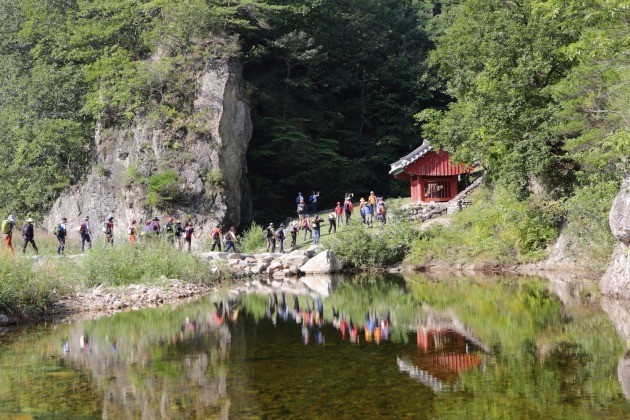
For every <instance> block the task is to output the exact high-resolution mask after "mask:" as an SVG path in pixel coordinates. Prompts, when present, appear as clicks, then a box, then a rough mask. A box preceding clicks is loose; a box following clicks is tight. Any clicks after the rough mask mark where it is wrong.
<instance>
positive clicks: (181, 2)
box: [0, 0, 630, 247]
mask: <svg viewBox="0 0 630 420" xmlns="http://www.w3.org/2000/svg"><path fill="white" fill-rule="evenodd" d="M629 15H630V9H629V6H628V4H627V2H626V1H624V0H587V1H577V0H575V1H560V0H551V1H542V0H516V1H511V0H510V1H503V0H446V1H435V0H399V1H393V0H343V1H339V0H238V1H236V0H231V1H229V0H178V1H174V0H144V1H131V0H102V1H98V2H96V1H87V0H52V1H46V2H42V1H36V0H19V1H18V0H0V20H1V21H2V22H3V25H2V26H1V27H0V67H1V68H0V144H1V145H2V150H3V152H4V153H3V156H4V157H5V158H4V159H3V160H2V161H1V162H0V175H1V176H0V183H1V188H2V190H3V191H4V197H5V199H4V200H3V202H2V207H3V208H4V209H5V210H6V211H11V212H18V213H22V214H24V213H31V214H37V213H42V212H45V211H46V209H47V206H49V204H50V202H51V200H52V199H53V198H54V197H55V196H56V195H57V194H58V193H59V191H60V190H62V189H64V188H66V187H67V186H69V185H71V184H73V183H76V182H77V181H79V180H80V179H81V178H82V176H83V175H84V174H85V172H86V170H87V169H88V168H89V167H90V166H91V164H92V162H93V156H91V153H92V150H93V146H92V138H93V133H94V129H95V126H96V124H97V122H98V123H99V124H101V125H103V126H123V127H124V126H125V125H130V124H133V122H134V120H135V119H137V118H140V117H141V118H144V119H150V120H152V121H155V122H157V123H159V124H161V125H163V127H164V128H165V130H171V131H172V132H173V139H174V140H173V145H174V147H175V146H176V142H177V141H176V139H177V131H178V130H179V129H180V128H182V127H186V129H191V130H194V129H195V127H194V125H193V124H191V122H190V121H189V120H188V119H187V115H190V113H191V112H192V104H191V102H192V99H191V98H192V97H193V96H194V91H195V89H196V86H195V81H194V79H193V78H192V74H194V71H195V65H196V64H195V63H199V62H200V61H202V60H203V59H220V58H225V57H239V58H240V59H242V60H243V62H244V63H245V78H246V81H247V84H248V89H249V92H248V94H249V101H250V106H251V110H252V118H253V123H254V134H253V139H252V141H251V143H250V149H249V152H248V166H249V180H250V183H251V187H252V196H253V198H254V206H253V207H254V217H255V218H259V219H263V218H266V217H269V216H270V215H274V216H279V215H284V214H290V213H292V212H293V199H294V197H295V195H296V193H297V192H298V191H302V192H304V193H308V191H309V190H310V189H317V190H319V191H321V194H322V197H321V201H322V202H323V203H324V205H326V204H330V203H332V202H333V201H336V200H337V199H338V198H339V197H340V196H341V195H343V193H344V192H345V191H354V192H358V193H364V192H368V191H369V190H375V191H376V192H377V193H378V194H383V195H385V196H392V195H393V196H396V195H399V194H404V193H405V192H406V188H407V186H406V185H404V184H402V183H398V182H397V181H395V180H393V178H391V177H389V176H388V175H387V172H388V169H389V166H388V165H389V163H391V162H392V161H394V160H395V159H397V158H398V157H400V156H401V155H403V154H405V153H407V152H409V151H410V150H412V149H413V148H415V147H416V146H417V145H418V144H420V142H421V139H422V138H423V137H427V138H430V139H431V140H432V141H433V142H434V143H435V144H438V145H441V146H443V147H445V148H446V149H448V150H450V151H454V152H455V157H456V158H458V159H461V160H462V161H467V162H470V163H473V164H475V165H477V166H479V167H483V168H485V169H486V170H487V172H488V174H489V180H490V182H491V185H493V186H496V187H498V188H502V189H503V190H504V191H508V195H510V198H509V200H507V201H506V202H511V201H510V200H512V199H516V200H519V202H521V203H523V204H524V205H525V206H526V207H527V208H530V209H532V211H534V212H537V214H539V215H540V218H539V219H536V220H540V221H541V223H544V224H547V225H549V227H550V228H551V229H555V230H556V231H557V229H558V228H559V226H560V225H561V223H562V222H563V221H568V222H569V226H573V227H572V229H574V233H576V234H577V235H578V236H580V235H581V236H584V237H588V236H589V235H591V236H592V238H591V239H589V240H591V241H595V242H597V241H600V242H601V241H602V240H603V241H604V242H606V241H607V240H608V239H607V236H606V233H605V232H606V231H607V229H606V212H607V209H608V207H609V205H610V202H611V199H612V197H613V195H614V194H615V192H616V189H617V187H618V184H619V180H620V178H621V177H622V176H623V174H625V173H626V172H627V171H628V156H629V155H630V131H629V124H628V123H629V121H630V114H629V112H630V111H629V109H630V103H629V102H630V99H629V98H630V71H629V65H630V31H629V29H628V28H629V27H630V25H629V24H630V17H629ZM158 58H159V59H158ZM200 59H201V60H200ZM499 201H500V200H499ZM551 236H553V235H551ZM527 240H529V241H530V242H531V243H532V244H535V245H533V246H534V247H542V246H545V245H546V244H547V243H548V241H549V240H550V237H547V236H546V237H545V238H543V239H542V240H538V238H533V239H532V238H528V239H527Z"/></svg>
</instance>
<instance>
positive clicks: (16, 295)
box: [0, 252, 72, 316]
mask: <svg viewBox="0 0 630 420" xmlns="http://www.w3.org/2000/svg"><path fill="white" fill-rule="evenodd" d="M0 277H1V278H2V281H1V282H0V313H4V314H7V315H13V316H32V315H37V314H39V313H41V312H43V311H44V310H46V309H47V308H49V307H50V305H51V304H52V302H54V301H55V300H56V299H58V298H59V297H60V296H62V295H64V294H66V293H68V292H69V291H71V289H72V286H71V283H70V282H69V281H68V280H67V279H65V278H63V277H62V276H59V275H58V274H57V273H56V271H55V269H54V266H53V264H51V263H46V264H45V266H44V267H38V266H36V263H35V261H34V260H32V259H30V258H19V257H12V256H11V255H9V254H7V253H6V252H2V253H0Z"/></svg>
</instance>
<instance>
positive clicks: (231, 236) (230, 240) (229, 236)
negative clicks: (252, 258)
mask: <svg viewBox="0 0 630 420" xmlns="http://www.w3.org/2000/svg"><path fill="white" fill-rule="evenodd" d="M235 242H236V228H235V227H234V226H232V227H231V228H230V230H228V231H227V233H226V234H225V243H226V244H227V247H226V248H225V252H230V249H232V250H233V251H234V252H235V253H236V252H238V251H237V250H236V247H235V246H234V243H235Z"/></svg>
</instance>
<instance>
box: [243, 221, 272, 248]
mask: <svg viewBox="0 0 630 420" xmlns="http://www.w3.org/2000/svg"><path fill="white" fill-rule="evenodd" d="M266 241H267V240H266V239H265V235H264V234H263V229H262V227H261V226H259V225H258V224H256V222H253V223H252V224H251V225H250V227H249V228H248V229H247V230H246V231H245V232H243V236H242V237H241V240H240V248H241V251H242V252H260V250H261V249H262V248H264V246H265V244H266Z"/></svg>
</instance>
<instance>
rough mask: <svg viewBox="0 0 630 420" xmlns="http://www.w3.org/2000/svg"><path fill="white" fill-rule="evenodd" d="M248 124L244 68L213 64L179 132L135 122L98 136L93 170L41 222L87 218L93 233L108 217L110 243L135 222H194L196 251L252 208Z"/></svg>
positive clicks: (73, 225) (72, 223) (72, 224)
mask: <svg viewBox="0 0 630 420" xmlns="http://www.w3.org/2000/svg"><path fill="white" fill-rule="evenodd" d="M251 133H252V123H251V119H250V113H249V108H248V104H247V100H246V97H245V89H244V82H243V77H242V65H241V64H240V63H238V62H236V61H233V60H229V61H213V62H208V63H206V65H205V68H204V69H203V71H202V72H201V73H200V74H199V75H198V77H197V87H196V96H195V99H194V114H193V115H190V116H187V120H186V124H182V125H181V126H179V127H177V128H173V127H164V126H163V125H161V124H160V122H159V121H158V122H156V121H151V120H150V119H148V118H146V119H137V120H136V122H135V123H134V125H133V126H132V127H130V128H128V129H127V128H101V127H97V129H96V132H95V147H94V150H95V154H94V157H93V166H92V168H91V170H90V172H89V174H88V176H87V177H86V179H85V181H84V182H83V183H81V184H80V185H77V186H75V187H72V188H71V189H69V190H67V191H66V192H64V193H63V194H62V195H61V196H60V197H59V198H58V199H57V200H56V201H55V203H54V205H53V206H52V209H51V211H50V214H49V215H48V216H47V217H46V218H45V220H44V227H45V228H46V229H48V230H51V229H52V228H53V227H54V225H55V224H56V223H57V222H58V220H59V219H60V218H61V217H67V218H68V222H69V227H70V229H75V228H76V227H77V226H78V225H79V223H80V221H81V220H82V219H83V218H84V217H85V216H90V219H91V220H92V224H93V226H94V229H93V231H94V234H95V235H96V236H97V237H98V236H100V235H102V231H101V228H100V226H101V225H102V222H103V221H104V220H105V218H106V217H107V215H109V214H112V215H114V217H115V220H116V227H115V231H114V234H115V238H116V240H117V241H121V240H126V237H127V235H126V231H127V227H128V226H129V223H130V222H131V220H132V219H134V218H135V219H137V220H138V223H139V227H140V228H142V227H143V225H144V223H143V221H144V220H147V219H148V218H153V217H156V216H157V217H159V219H160V222H161V223H162V225H164V224H165V223H166V219H167V218H168V217H169V216H173V217H174V218H176V219H179V220H181V221H182V222H185V221H186V220H191V221H192V222H193V223H194V225H195V228H196V231H197V234H198V237H197V238H194V239H193V248H195V249H201V248H202V247H203V246H204V245H205V242H206V238H207V234H208V232H209V231H210V229H211V228H212V227H213V226H214V225H215V224H216V223H217V222H220V223H222V224H224V225H226V226H227V225H236V226H238V225H239V224H240V223H241V222H242V221H243V220H244V218H248V217H249V212H250V211H251V203H250V200H249V190H248V184H247V178H246V172H247V165H246V160H245V154H246V151H247V147H248V144H249V140H250V137H251Z"/></svg>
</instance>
